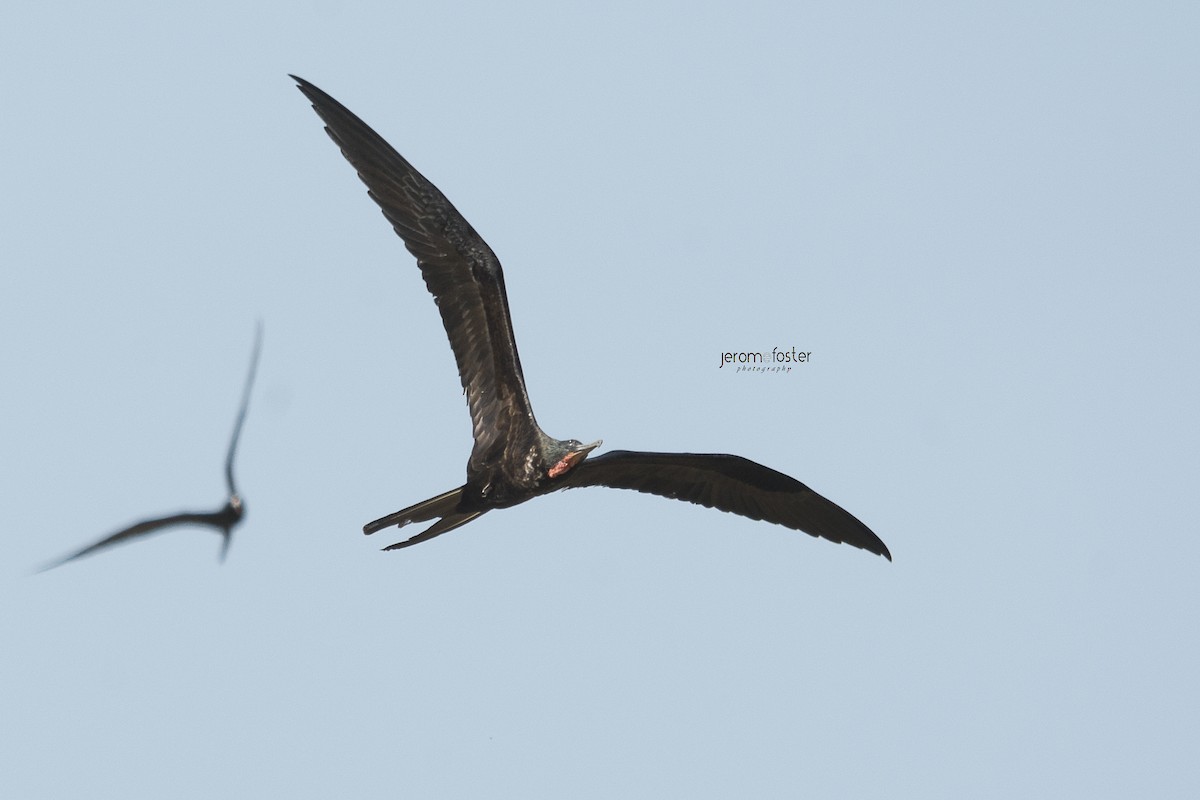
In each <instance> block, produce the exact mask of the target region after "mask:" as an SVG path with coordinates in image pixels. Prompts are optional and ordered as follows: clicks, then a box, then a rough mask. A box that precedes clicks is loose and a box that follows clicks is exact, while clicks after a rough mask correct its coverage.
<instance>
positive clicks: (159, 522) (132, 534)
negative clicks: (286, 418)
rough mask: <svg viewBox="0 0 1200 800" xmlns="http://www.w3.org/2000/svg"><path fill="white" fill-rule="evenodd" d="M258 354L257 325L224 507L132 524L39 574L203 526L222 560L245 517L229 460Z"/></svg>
mask: <svg viewBox="0 0 1200 800" xmlns="http://www.w3.org/2000/svg"><path fill="white" fill-rule="evenodd" d="M261 350H262V323H261V322H260V323H259V324H258V327H257V329H256V330H255V333H254V352H253V353H252V354H251V356H250V371H249V372H248V373H247V374H246V385H245V387H243V389H242V405H241V407H240V408H239V409H238V415H237V419H236V420H235V421H234V423H233V436H232V437H231V438H230V440H229V452H228V454H227V455H226V456H225V483H226V485H228V486H229V500H228V501H227V502H226V503H225V507H224V508H222V509H220V510H219V511H208V512H201V511H183V512H180V513H178V514H172V515H170V516H169V517H158V518H156V519H148V520H144V521H142V522H138V523H135V524H133V525H130V526H129V527H128V528H124V529H122V530H119V531H117V532H116V533H114V534H113V535H111V536H107V537H105V538H103V539H101V540H100V541H98V542H96V543H95V544H93V545H89V546H88V547H85V548H83V549H82V550H80V551H79V552H78V553H75V554H73V555H69V556H67V557H66V558H64V559H62V560H61V561H56V562H54V563H53V564H51V565H49V566H47V567H43V568H42V570H41V571H42V572H45V571H46V570H48V569H54V568H55V567H60V566H62V565H63V564H66V563H67V562H68V561H74V560H75V559H77V558H79V557H81V556H86V555H90V554H91V553H95V552H97V551H99V550H103V549H105V548H106V547H110V546H112V545H114V544H117V543H119V542H124V541H128V540H130V539H135V538H137V537H139V536H146V535H148V534H151V533H154V532H156V531H160V530H164V529H166V528H169V527H171V526H173V525H207V526H209V527H211V528H215V529H216V530H217V531H218V532H220V534H221V536H222V538H223V541H222V543H221V561H224V560H225V554H226V553H227V552H228V551H229V541H230V537H231V536H232V534H233V529H234V527H235V526H236V525H237V524H238V523H239V522H241V521H242V517H243V516H245V514H246V506H245V504H244V503H243V502H242V497H241V495H239V494H238V490H237V487H236V486H235V485H234V482H233V457H234V454H235V453H236V452H237V446H238V439H239V438H240V437H241V434H242V423H244V422H245V421H246V408H247V407H248V406H249V405H250V389H251V387H253V385H254V373H255V372H256V371H257V370H258V354H259V352H260V351H261Z"/></svg>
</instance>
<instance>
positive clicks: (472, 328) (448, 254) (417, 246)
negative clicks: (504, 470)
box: [291, 75, 536, 464]
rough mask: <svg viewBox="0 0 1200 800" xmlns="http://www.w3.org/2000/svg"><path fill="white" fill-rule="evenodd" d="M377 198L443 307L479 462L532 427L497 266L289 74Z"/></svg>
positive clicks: (435, 193) (452, 214)
mask: <svg viewBox="0 0 1200 800" xmlns="http://www.w3.org/2000/svg"><path fill="white" fill-rule="evenodd" d="M291 77H292V79H293V80H295V81H296V83H297V84H298V85H299V88H300V91H301V92H303V93H304V95H305V96H306V97H307V98H308V99H309V100H310V101H312V104H313V108H314V109H315V110H316V112H317V114H319V115H320V117H321V119H323V120H324V121H325V125H326V127H325V130H326V131H327V132H328V133H329V136H330V137H331V138H332V139H333V141H334V142H335V143H336V144H337V145H338V147H340V148H341V150H342V155H344V156H345V157H346V160H347V161H349V162H350V163H351V164H352V165H353V166H354V168H355V169H356V170H357V171H358V177H359V178H361V179H362V181H363V183H365V184H366V185H367V189H368V194H369V195H370V196H371V199H372V200H374V201H375V202H376V203H378V204H379V207H380V208H381V209H382V210H383V215H384V216H385V217H387V219H388V221H389V222H391V223H392V227H393V228H394V229H395V231H396V233H397V234H398V235H399V236H400V238H401V239H403V240H404V245H405V246H406V247H407V248H408V250H409V252H410V253H412V254H413V255H414V256H416V258H417V264H418V265H419V266H420V268H421V276H422V277H423V278H424V279H425V285H426V286H427V287H428V288H429V292H430V293H431V294H432V295H433V298H434V301H435V302H436V303H437V307H438V311H439V312H441V315H442V324H443V325H444V326H445V328H446V336H447V337H448V338H449V339H450V347H451V349H453V351H454V358H455V360H456V361H457V362H458V375H459V378H460V379H461V380H462V385H463V391H464V392H465V393H466V395H467V404H468V406H469V408H470V412H471V424H472V428H473V434H474V438H475V448H474V451H473V453H472V458H471V463H472V464H478V463H479V462H480V460H481V459H482V458H484V457H485V456H487V455H488V454H489V453H495V452H496V451H497V450H498V449H503V447H504V445H505V443H507V442H511V441H519V440H525V439H530V438H531V435H532V431H531V427H535V426H536V423H535V422H534V420H533V411H532V409H531V408H530V404H529V396H528V394H527V393H526V391H525V378H524V375H523V374H522V372H521V362H520V359H519V358H518V357H517V343H516V340H515V339H514V337H513V330H512V322H511V320H510V317H509V311H508V297H507V295H506V294H505V291H504V275H503V273H502V271H501V269H500V261H499V260H498V259H497V258H496V255H495V253H493V252H492V249H491V248H490V247H488V245H487V243H486V242H485V241H484V240H483V239H482V238H481V237H480V236H479V234H478V233H476V232H475V229H474V228H472V227H471V225H470V223H468V222H467V221H466V219H464V218H463V216H462V214H460V213H459V212H458V210H457V209H455V208H454V206H453V205H451V204H450V201H449V200H447V199H446V197H445V195H443V194H442V193H441V192H440V191H439V190H438V188H437V187H436V186H434V185H433V184H432V183H430V182H429V181H428V180H426V179H425V178H424V176H422V175H421V173H419V172H417V170H416V169H414V168H413V166H412V165H411V164H409V163H408V162H407V161H406V160H405V159H404V158H403V157H402V156H401V155H400V154H399V153H397V152H396V151H395V150H394V149H393V148H392V146H391V145H389V144H388V143H387V142H386V141H384V140H383V138H382V137H381V136H380V135H379V134H377V133H375V131H373V130H371V128H370V127H368V126H367V124H366V123H365V122H363V121H362V120H360V119H359V118H358V117H356V116H355V115H354V114H353V113H351V112H350V111H349V110H348V109H347V108H346V107H345V106H343V105H342V104H341V103H339V102H338V101H337V100H334V99H333V98H332V97H330V96H329V95H327V94H325V92H323V91H321V90H320V89H318V88H317V87H316V86H313V85H312V84H311V83H309V82H308V81H306V80H304V79H302V78H297V77H296V76H295V75H292V76H291Z"/></svg>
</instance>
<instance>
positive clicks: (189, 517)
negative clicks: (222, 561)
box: [38, 504, 241, 572]
mask: <svg viewBox="0 0 1200 800" xmlns="http://www.w3.org/2000/svg"><path fill="white" fill-rule="evenodd" d="M240 511H241V509H240V507H238V508H236V509H235V508H233V507H232V504H230V505H226V506H225V508H223V509H221V510H220V511H217V512H208V513H203V512H192V511H185V512H182V513H179V514H171V515H170V516H167V517H158V518H155V519H147V520H143V521H141V522H135V523H134V524H133V525H130V526H129V527H128V528H122V529H121V530H119V531H117V532H116V533H114V534H112V535H111V536H106V537H104V538H103V539H101V540H100V541H98V542H96V543H95V544H91V545H88V546H87V547H85V548H83V549H82V550H80V551H78V552H76V553H72V554H71V555H69V556H67V557H66V558H63V559H59V560H58V561H55V562H54V563H52V564H48V565H47V566H45V567H42V569H40V570H38V571H39V572H45V571H46V570H49V569H54V568H55V567H61V566H62V565H63V564H66V563H67V562H69V561H74V560H75V559H77V558H82V557H83V556H87V555H91V554H92V553H96V552H99V551H100V550H105V549H107V548H109V547H112V546H113V545H115V544H120V543H121V542H126V541H129V540H131V539H136V538H138V537H140V536H149V535H150V534H152V533H157V532H158V531H161V530H164V529H166V528H170V527H173V526H175V525H205V526H208V527H213V528H217V529H218V530H220V531H221V532H222V533H224V534H225V539H226V544H225V545H224V548H227V547H228V540H229V530H230V528H232V527H233V525H234V524H235V523H236V522H237V520H238V519H239V518H240V517H241V513H240ZM224 548H223V549H222V558H223V557H224V552H225V550H224Z"/></svg>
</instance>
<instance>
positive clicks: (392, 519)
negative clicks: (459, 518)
mask: <svg viewBox="0 0 1200 800" xmlns="http://www.w3.org/2000/svg"><path fill="white" fill-rule="evenodd" d="M462 492H463V487H462V486H460V487H458V488H457V489H451V490H450V491H448V492H445V493H444V494H439V495H438V496H437V497H431V498H429V499H428V500H423V501H421V502H420V503H417V504H416V505H415V506H409V507H408V508H405V509H403V510H401V511H397V512H395V513H394V514H388V515H387V516H386V517H380V518H379V519H377V520H375V521H373V522H368V523H367V524H366V525H363V533H365V534H366V535H368V536H370V535H371V534H372V533H375V531H381V530H383V529H384V528H390V527H392V526H393V525H395V526H396V527H398V528H403V527H404V526H405V525H407V524H408V523H410V522H425V521H427V520H431V519H433V518H434V517H446V516H450V515H452V514H454V512H455V510H456V509H457V508H458V501H459V500H460V499H461V498H462Z"/></svg>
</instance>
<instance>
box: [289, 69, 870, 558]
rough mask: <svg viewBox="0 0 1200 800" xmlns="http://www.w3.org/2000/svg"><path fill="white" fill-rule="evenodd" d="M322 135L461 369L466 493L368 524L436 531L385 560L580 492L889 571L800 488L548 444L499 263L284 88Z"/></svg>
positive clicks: (669, 457) (769, 478) (373, 137)
mask: <svg viewBox="0 0 1200 800" xmlns="http://www.w3.org/2000/svg"><path fill="white" fill-rule="evenodd" d="M291 77H292V79H293V80H295V81H296V83H297V84H298V88H299V89H300V91H301V92H303V93H304V95H305V96H306V97H307V98H308V99H309V100H310V101H311V102H312V105H313V108H314V109H315V110H316V112H317V114H318V115H319V116H320V117H321V119H322V120H324V122H325V126H326V127H325V130H326V132H327V133H328V134H329V136H330V138H332V139H333V141H334V143H335V144H337V146H338V147H339V148H341V151H342V155H343V156H345V157H346V160H347V161H349V162H350V164H351V165H352V166H353V167H354V169H355V170H357V172H358V177H359V178H361V179H362V181H363V183H365V184H366V185H367V190H368V191H367V193H368V194H369V195H370V197H371V199H372V200H374V201H375V202H376V203H377V204H378V205H379V207H380V208H381V209H382V210H383V215H384V216H385V217H386V218H387V220H388V221H389V222H390V223H391V224H392V227H393V228H394V229H395V231H396V233H397V234H399V236H400V238H401V239H402V240H403V241H404V245H405V247H407V248H408V251H409V252H410V253H412V254H413V255H414V256H416V259H417V265H418V266H419V267H420V269H421V276H422V277H423V278H424V279H425V285H426V286H427V287H428V289H429V291H430V293H431V294H432V295H433V299H434V302H435V303H436V304H437V307H438V310H439V312H440V313H441V316H442V324H443V325H444V326H445V328H446V335H447V336H448V337H449V339H450V347H451V349H452V350H453V351H454V358H455V360H456V361H457V362H458V375H459V378H460V379H461V381H462V386H463V392H464V394H466V396H467V405H468V408H469V410H470V413H471V423H472V427H473V435H474V439H475V445H474V448H473V449H472V450H471V457H470V459H469V460H468V461H467V482H466V483H465V484H463V485H462V486H460V487H458V488H457V489H451V490H450V491H448V492H445V493H443V494H440V495H438V496H437V497H432V498H430V499H428V500H426V501H424V502H422V503H417V504H416V505H414V506H410V507H408V508H405V509H403V510H401V511H397V512H395V513H394V514H389V515H387V516H386V517H382V518H380V519H377V520H375V521H374V522H368V523H367V524H366V525H364V526H363V533H366V534H372V533H375V532H376V531H378V530H382V529H383V528H387V527H391V526H392V525H395V526H397V527H403V526H405V525H408V524H409V523H412V522H428V521H429V520H432V519H437V520H438V521H437V522H435V523H434V524H433V525H432V526H430V527H429V528H427V529H426V530H424V531H422V532H421V533H419V534H417V535H416V536H413V537H412V538H410V539H407V540H405V541H402V542H397V543H396V544H393V545H390V546H389V547H386V548H384V549H385V550H394V549H397V548H401V547H410V546H412V545H414V544H418V543H419V542H424V541H428V540H429V539H432V538H433V537H435V536H440V535H441V534H443V533H446V532H448V531H452V530H454V529H455V528H458V527H461V526H463V525H466V524H467V523H468V522H471V521H472V520H474V519H476V518H478V517H480V516H482V515H483V514H486V513H487V512H488V511H491V510H492V509H494V508H508V507H510V506H515V505H517V504H518V503H523V502H525V501H526V500H530V499H532V498H534V497H537V496H538V495H543V494H547V493H549V492H553V491H557V490H559V489H573V488H577V487H580V486H608V487H611V488H616V489H634V490H636V491H639V492H648V493H650V494H656V495H660V496H662V497H668V498H674V499H676V500H686V501H687V502H690V503H697V504H699V505H703V506H708V507H709V508H716V509H719V510H721V511H729V512H732V513H734V514H740V515H741V516H743V517H749V518H750V519H755V520H765V521H767V522H774V523H776V524H778V525H783V526H785V527H788V528H792V529H794V530H799V531H803V532H805V533H807V534H810V535H811V536H817V537H821V538H824V539H829V540H830V541H833V542H845V543H846V544H850V545H853V546H855V547H860V548H862V549H864V550H869V551H870V552H872V553H876V554H878V555H882V556H885V557H887V559H888V560H889V561H890V560H891V557H892V556H891V554H890V553H889V552H888V549H887V546H886V545H885V544H884V543H883V542H882V541H880V539H879V537H878V536H876V535H875V534H874V533H872V532H871V530H870V529H869V528H867V526H866V525H864V524H863V523H861V522H859V521H858V520H857V519H855V518H854V517H853V516H851V515H850V513H849V512H847V511H845V510H844V509H842V508H841V507H840V506H838V505H836V504H834V503H832V502H830V501H829V500H826V499H825V498H824V497H822V496H821V495H819V494H817V493H816V492H814V491H813V490H812V489H809V488H808V487H807V486H805V485H804V484H803V483H800V481H798V480H796V479H794V478H791V477H788V476H787V475H784V474H783V473H781V472H776V471H775V470H773V469H770V468H769V467H764V466H763V465H761V464H757V463H755V462H753V461H750V460H749V459H746V458H742V457H741V456H733V455H721V454H694V453H645V452H633V451H628V450H614V451H612V452H610V453H605V454H604V455H601V456H597V457H596V458H592V459H588V454H589V453H590V452H591V451H592V450H593V449H595V448H596V447H597V446H599V445H600V442H598V441H597V442H593V443H591V444H582V443H581V442H580V441H579V440H577V439H567V440H565V441H564V440H560V439H555V438H553V437H551V436H547V435H546V434H545V433H544V432H543V431H542V429H541V428H540V427H539V426H538V424H537V420H535V419H534V416H533V408H532V407H531V406H530V403H529V395H528V394H527V393H526V391H525V378H524V375H523V374H522V373H521V361H520V359H519V358H518V357H517V343H516V340H515V339H514V337H513V330H512V322H511V319H510V317H509V310H508V298H507V295H506V294H505V290H504V274H503V272H502V271H501V269H500V261H499V260H498V259H497V258H496V255H495V253H493V252H492V249H491V248H490V247H489V246H488V245H487V243H486V242H485V241H484V240H483V238H482V237H480V235H479V234H478V233H476V232H475V229H474V228H472V227H471V225H470V223H468V222H467V220H466V219H464V218H463V216H462V214H460V213H459V212H458V210H457V209H455V208H454V206H453V205H451V204H450V201H449V200H447V199H446V197H445V195H443V194H442V193H441V192H440V191H439V190H438V189H437V187H435V186H434V185H433V184H432V183H430V182H429V181H428V180H426V178H425V177H424V176H422V175H421V173H419V172H417V170H416V169H414V168H413V166H412V165H411V164H409V163H408V161H406V160H405V159H404V157H403V156H401V155H400V154H399V153H398V152H396V151H395V150H394V149H393V148H392V146H391V145H389V144H388V143H387V142H386V141H384V139H383V137H381V136H380V135H379V134H377V133H375V131H373V130H372V129H371V128H370V127H369V126H368V125H367V124H366V123H364V122H363V121H362V120H360V119H359V118H358V117H357V116H355V115H354V114H353V113H351V112H350V111H349V110H348V109H347V108H346V107H345V106H343V105H342V104H341V103H339V102H338V101H337V100H334V99H333V98H332V97H330V96H329V95H328V94H326V93H325V92H323V91H321V90H320V89H318V88H317V87H316V86H314V85H313V84H311V83H309V82H308V81H306V80H304V79H302V78H297V77H296V76H295V75H292V76H291Z"/></svg>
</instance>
